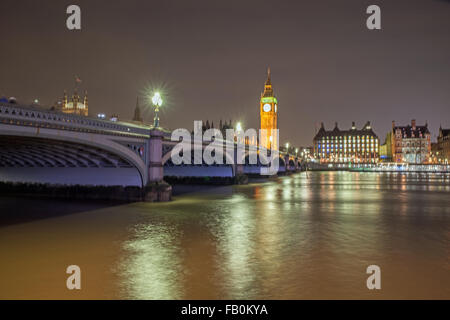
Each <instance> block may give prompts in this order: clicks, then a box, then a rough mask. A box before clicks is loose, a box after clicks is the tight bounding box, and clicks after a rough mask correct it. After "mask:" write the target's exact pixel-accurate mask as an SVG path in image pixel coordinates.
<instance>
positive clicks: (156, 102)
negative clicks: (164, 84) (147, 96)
mask: <svg viewBox="0 0 450 320" xmlns="http://www.w3.org/2000/svg"><path fill="white" fill-rule="evenodd" d="M152 103H153V105H154V106H157V107H161V106H162V103H163V100H162V98H161V95H160V94H159V92H155V94H154V95H153V97H152Z"/></svg>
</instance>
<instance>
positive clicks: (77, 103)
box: [52, 89, 89, 117]
mask: <svg viewBox="0 0 450 320" xmlns="http://www.w3.org/2000/svg"><path fill="white" fill-rule="evenodd" d="M52 109H54V110H56V111H60V112H64V113H69V114H77V115H80V116H85V117H87V115H88V111H89V109H88V95H87V91H85V92H84V98H81V97H80V96H79V95H78V90H77V89H75V91H74V93H73V95H72V97H71V98H70V99H68V98H67V93H66V91H65V90H64V96H63V98H62V99H61V100H58V101H57V102H56V104H55V106H54V107H53V108H52Z"/></svg>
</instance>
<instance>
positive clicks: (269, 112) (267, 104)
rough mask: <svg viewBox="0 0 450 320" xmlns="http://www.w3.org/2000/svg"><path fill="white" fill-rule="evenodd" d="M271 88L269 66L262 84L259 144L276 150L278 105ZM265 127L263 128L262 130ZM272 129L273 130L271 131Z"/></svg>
mask: <svg viewBox="0 0 450 320" xmlns="http://www.w3.org/2000/svg"><path fill="white" fill-rule="evenodd" d="M277 104H278V103H277V98H275V96H274V94H273V89H272V82H271V80H270V68H268V69H267V80H266V83H265V85H264V92H263V93H262V94H261V101H260V115H261V130H262V131H261V141H260V146H261V147H264V148H267V149H274V150H278V137H277V136H276V135H277V131H276V129H277V128H278V127H277V120H278V105H277ZM264 129H265V130H264ZM272 130H274V131H273V132H272Z"/></svg>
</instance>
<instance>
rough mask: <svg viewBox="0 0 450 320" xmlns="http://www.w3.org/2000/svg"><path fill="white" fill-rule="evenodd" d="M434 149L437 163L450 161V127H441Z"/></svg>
mask: <svg viewBox="0 0 450 320" xmlns="http://www.w3.org/2000/svg"><path fill="white" fill-rule="evenodd" d="M433 151H434V152H433V154H434V155H435V159H436V161H435V162H436V163H442V164H448V163H449V162H450V129H442V127H439V135H438V138H437V143H436V145H435V150H433Z"/></svg>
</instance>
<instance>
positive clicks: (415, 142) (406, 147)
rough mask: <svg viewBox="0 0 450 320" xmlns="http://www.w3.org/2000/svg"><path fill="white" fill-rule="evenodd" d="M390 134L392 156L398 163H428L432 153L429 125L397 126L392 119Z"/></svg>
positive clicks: (414, 122)
mask: <svg viewBox="0 0 450 320" xmlns="http://www.w3.org/2000/svg"><path fill="white" fill-rule="evenodd" d="M388 136H390V147H391V157H392V160H393V161H394V162H397V163H428V162H430V154H431V134H430V131H429V130H428V125H427V124H425V125H424V126H417V125H416V120H412V121H411V125H407V126H403V127H401V126H396V125H395V121H392V131H391V134H390V135H388Z"/></svg>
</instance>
